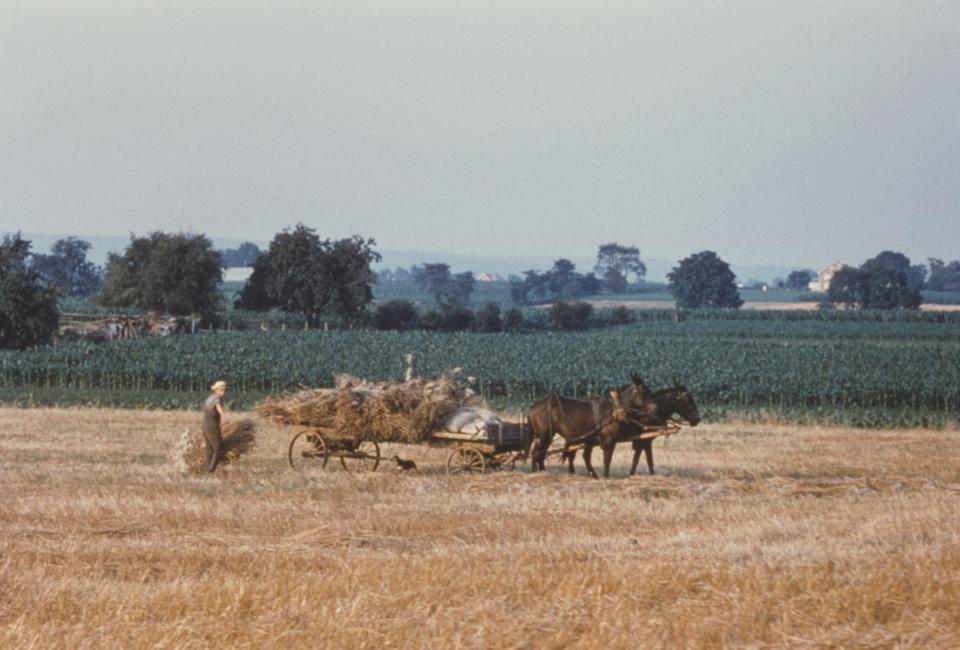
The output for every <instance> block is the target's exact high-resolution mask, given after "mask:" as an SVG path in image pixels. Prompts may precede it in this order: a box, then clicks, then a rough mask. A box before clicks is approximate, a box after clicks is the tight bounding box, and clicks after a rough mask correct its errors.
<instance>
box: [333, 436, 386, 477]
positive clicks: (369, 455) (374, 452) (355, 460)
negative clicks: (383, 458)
mask: <svg viewBox="0 0 960 650" xmlns="http://www.w3.org/2000/svg"><path fill="white" fill-rule="evenodd" d="M348 461H349V462H348ZM340 464H341V465H343V468H344V469H346V470H353V471H355V472H373V471H375V470H376V469H377V467H378V466H379V465H380V445H378V444H377V443H376V442H375V441H373V440H364V441H362V442H358V443H357V444H355V445H354V446H353V449H352V450H351V451H344V452H343V453H342V455H341V456H340Z"/></svg>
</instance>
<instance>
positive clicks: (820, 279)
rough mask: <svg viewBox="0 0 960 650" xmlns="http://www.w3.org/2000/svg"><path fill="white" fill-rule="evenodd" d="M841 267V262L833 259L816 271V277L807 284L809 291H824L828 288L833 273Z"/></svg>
mask: <svg viewBox="0 0 960 650" xmlns="http://www.w3.org/2000/svg"><path fill="white" fill-rule="evenodd" d="M842 268H843V264H841V263H840V262H838V261H837V260H833V261H832V262H830V263H829V264H827V265H826V266H825V267H823V268H822V269H820V272H819V273H817V279H816V280H814V281H813V282H811V283H810V284H809V285H808V288H809V289H810V291H822V292H824V293H825V292H826V291H827V290H828V289H830V281H831V280H833V274H834V273H836V272H837V271H839V270H840V269H842Z"/></svg>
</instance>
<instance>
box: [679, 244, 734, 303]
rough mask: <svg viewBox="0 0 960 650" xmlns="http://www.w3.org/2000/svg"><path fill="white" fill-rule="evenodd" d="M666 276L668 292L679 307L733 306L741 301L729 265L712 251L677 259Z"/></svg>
mask: <svg viewBox="0 0 960 650" xmlns="http://www.w3.org/2000/svg"><path fill="white" fill-rule="evenodd" d="M667 279H668V280H669V281H670V293H672V294H673V297H674V299H675V300H676V303H677V307H680V308H682V309H704V308H707V309H711V308H732V309H736V308H738V307H740V306H741V305H742V304H743V300H742V299H741V298H740V292H739V291H737V285H736V282H735V279H736V276H735V275H734V274H733V271H731V270H730V265H729V264H727V263H726V262H724V261H723V260H722V259H720V257H719V256H718V255H717V254H716V253H714V252H713V251H702V252H700V253H695V254H693V255H691V256H690V257H687V258H686V259H683V260H680V264H679V266H676V267H674V269H673V270H672V271H670V273H668V274H667Z"/></svg>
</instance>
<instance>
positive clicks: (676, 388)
mask: <svg viewBox="0 0 960 650" xmlns="http://www.w3.org/2000/svg"><path fill="white" fill-rule="evenodd" d="M671 393H672V395H673V404H672V407H673V410H674V411H675V412H676V413H678V414H679V415H680V417H682V418H683V419H684V420H686V421H687V422H689V423H690V426H692V427H695V426H697V424H699V423H700V411H698V410H697V403H696V402H695V401H693V395H691V394H690V391H689V390H687V388H686V386H684V385H683V384H681V383H680V382H679V381H677V379H676V378H674V380H673V388H672V389H671Z"/></svg>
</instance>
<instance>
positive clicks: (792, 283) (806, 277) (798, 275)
mask: <svg viewBox="0 0 960 650" xmlns="http://www.w3.org/2000/svg"><path fill="white" fill-rule="evenodd" d="M815 277H817V274H816V273H814V272H813V271H811V270H809V269H804V270H802V271H790V275H788V276H787V281H786V282H785V283H784V287H785V288H787V289H790V290H792V291H806V290H807V288H808V287H809V286H810V283H811V282H813V279H814V278H815Z"/></svg>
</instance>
